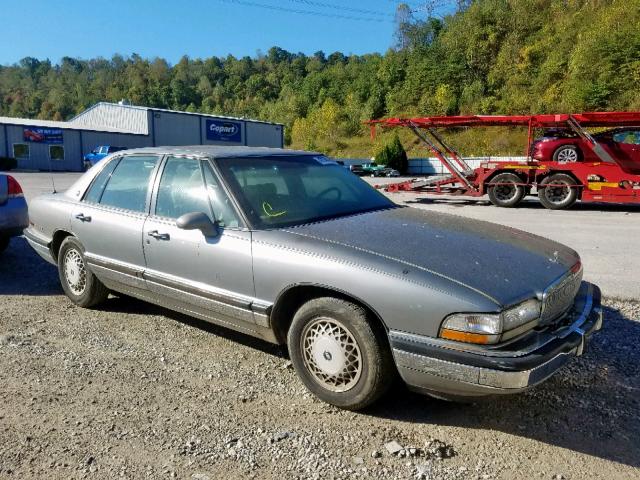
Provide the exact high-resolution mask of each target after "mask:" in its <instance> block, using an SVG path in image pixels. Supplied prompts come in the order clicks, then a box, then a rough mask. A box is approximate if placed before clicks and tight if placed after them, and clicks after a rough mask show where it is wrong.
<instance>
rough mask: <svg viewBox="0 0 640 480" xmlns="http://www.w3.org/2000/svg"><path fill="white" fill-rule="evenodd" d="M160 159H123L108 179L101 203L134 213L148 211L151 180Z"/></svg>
mask: <svg viewBox="0 0 640 480" xmlns="http://www.w3.org/2000/svg"><path fill="white" fill-rule="evenodd" d="M157 163H158V157H155V156H128V157H122V159H121V160H120V162H119V163H118V165H117V166H116V167H115V169H114V171H113V173H111V176H110V177H109V178H108V180H107V183H106V186H105V188H104V191H103V192H102V196H101V198H100V201H99V203H100V204H101V205H107V206H110V207H116V208H122V209H125V210H131V211H134V212H144V211H145V210H146V204H147V203H146V202H147V192H148V191H149V179H150V178H151V174H152V173H153V171H154V169H155V167H156V164H157Z"/></svg>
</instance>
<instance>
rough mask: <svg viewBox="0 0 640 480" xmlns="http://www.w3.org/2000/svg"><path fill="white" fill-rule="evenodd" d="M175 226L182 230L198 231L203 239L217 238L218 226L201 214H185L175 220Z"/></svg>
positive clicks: (204, 214)
mask: <svg viewBox="0 0 640 480" xmlns="http://www.w3.org/2000/svg"><path fill="white" fill-rule="evenodd" d="M176 226H177V227H178V228H180V229H182V230H200V231H201V232H202V234H203V235H204V236H205V237H217V236H218V226H217V225H216V223H215V222H212V221H211V219H210V218H209V215H207V214H206V213H202V212H191V213H185V214H184V215H182V216H181V217H180V218H178V219H177V220H176Z"/></svg>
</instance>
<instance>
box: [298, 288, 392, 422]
mask: <svg viewBox="0 0 640 480" xmlns="http://www.w3.org/2000/svg"><path fill="white" fill-rule="evenodd" d="M323 300H327V301H323ZM345 303H346V302H345ZM318 317H327V318H330V319H334V320H337V321H338V322H340V323H341V324H342V325H343V326H344V327H345V328H346V329H347V330H349V332H350V333H351V335H352V336H353V338H354V339H355V341H356V343H357V345H358V349H359V350H360V355H361V359H362V360H361V361H362V371H361V374H360V378H359V379H358V382H357V383H356V385H354V386H353V387H352V388H350V389H349V390H347V391H345V392H332V391H330V390H328V389H325V388H324V387H322V385H321V384H320V383H319V382H317V381H316V380H315V378H314V377H313V375H312V374H311V373H310V372H309V370H307V368H306V367H305V366H304V365H305V362H304V354H303V352H302V347H301V340H302V333H303V331H304V329H305V327H306V326H307V325H308V324H309V323H310V322H312V321H313V320H315V319H317V318H318ZM379 342H380V339H379V336H378V335H376V332H375V331H374V330H373V329H372V328H371V325H370V323H369V322H368V321H367V316H366V313H365V312H364V311H363V310H361V311H360V314H359V315H358V314H356V315H354V311H353V310H350V309H345V308H341V307H340V306H339V305H338V304H334V303H332V302H331V301H330V299H316V300H312V301H311V302H308V303H306V304H305V305H303V306H302V307H301V308H300V310H298V312H297V313H296V315H295V316H294V319H293V322H292V324H291V327H290V329H289V332H288V334H287V344H288V347H289V355H290V357H291V361H292V363H293V366H294V368H295V370H296V372H297V374H298V376H299V377H300V379H301V380H302V382H303V383H304V385H305V386H306V387H307V388H308V389H309V390H310V391H311V392H312V393H314V394H315V395H316V396H317V397H319V398H320V399H321V400H323V401H325V402H327V403H330V404H333V405H335V406H338V407H341V408H353V409H357V408H361V406H364V405H361V404H369V403H371V401H373V400H375V398H377V396H376V397H375V398H374V399H371V398H369V397H370V396H371V389H372V388H374V384H375V383H376V381H377V377H378V374H379V372H378V371H375V370H376V369H377V368H378V364H377V363H376V360H377V358H376V357H377V356H378V349H379V348H380V345H379Z"/></svg>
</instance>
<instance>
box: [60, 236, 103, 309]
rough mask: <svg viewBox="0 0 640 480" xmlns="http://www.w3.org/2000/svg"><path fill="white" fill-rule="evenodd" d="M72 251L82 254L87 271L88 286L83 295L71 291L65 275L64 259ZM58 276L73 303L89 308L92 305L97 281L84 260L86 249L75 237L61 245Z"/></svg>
mask: <svg viewBox="0 0 640 480" xmlns="http://www.w3.org/2000/svg"><path fill="white" fill-rule="evenodd" d="M71 249H74V250H76V251H77V252H78V253H79V254H80V257H81V258H82V262H83V263H84V268H85V271H86V285H85V288H84V291H83V292H82V294H81V295H76V294H75V293H73V292H72V291H71V289H70V288H69V284H68V282H67V278H66V275H65V273H64V258H65V256H66V255H67V252H69V250H71ZM58 276H59V277H60V284H61V285H62V289H63V290H64V293H65V295H66V296H67V297H69V299H70V300H71V301H72V302H73V303H75V304H76V305H79V306H81V307H85V306H88V305H90V304H91V303H92V302H91V301H92V299H93V289H94V284H95V281H96V279H95V277H94V275H93V274H92V273H91V271H90V270H89V268H88V267H87V261H86V260H85V258H84V247H83V246H82V243H80V241H79V240H78V239H76V238H75V237H67V238H65V239H64V240H63V241H62V245H60V250H59V251H58Z"/></svg>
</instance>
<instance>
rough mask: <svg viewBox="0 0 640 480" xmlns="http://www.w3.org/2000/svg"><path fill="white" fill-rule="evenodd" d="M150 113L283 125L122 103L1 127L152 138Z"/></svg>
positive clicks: (18, 120) (15, 120)
mask: <svg viewBox="0 0 640 480" xmlns="http://www.w3.org/2000/svg"><path fill="white" fill-rule="evenodd" d="M149 111H151V112H165V113H175V114H180V115H196V116H199V117H207V118H220V119H225V120H236V121H245V122H251V123H264V124H269V125H280V126H282V124H280V123H270V122H263V121H261V120H251V119H248V118H237V117H226V116H220V115H210V114H206V113H191V112H181V111H178V110H167V109H163V108H153V107H142V106H137V105H126V104H121V103H109V102H99V103H96V104H95V105H93V106H92V107H89V108H88V109H87V110H85V111H84V112H82V113H79V114H78V115H76V116H75V117H73V118H72V119H71V120H69V121H68V122H58V121H52V120H37V119H29V118H13V117H0V124H7V125H25V126H33V127H42V128H61V129H73V130H92V131H100V132H108V133H128V134H135V135H149V132H150V127H149V115H148V112H149Z"/></svg>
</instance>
